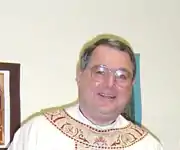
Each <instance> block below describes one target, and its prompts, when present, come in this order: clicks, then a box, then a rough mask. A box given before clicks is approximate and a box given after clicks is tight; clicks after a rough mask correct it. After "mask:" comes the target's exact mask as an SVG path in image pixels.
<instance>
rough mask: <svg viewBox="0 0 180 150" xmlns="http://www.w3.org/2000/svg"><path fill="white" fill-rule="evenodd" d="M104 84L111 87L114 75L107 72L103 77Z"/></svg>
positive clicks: (113, 82)
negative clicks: (105, 76)
mask: <svg viewBox="0 0 180 150" xmlns="http://www.w3.org/2000/svg"><path fill="white" fill-rule="evenodd" d="M105 84H106V86H107V87H112V86H113V85H114V84H115V77H114V76H113V74H109V75H108V76H107V78H106V79H105Z"/></svg>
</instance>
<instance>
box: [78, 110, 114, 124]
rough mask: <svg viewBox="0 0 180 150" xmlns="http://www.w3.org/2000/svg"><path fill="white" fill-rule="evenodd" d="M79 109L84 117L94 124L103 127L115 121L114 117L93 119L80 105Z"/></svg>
mask: <svg viewBox="0 0 180 150" xmlns="http://www.w3.org/2000/svg"><path fill="white" fill-rule="evenodd" d="M79 111H80V113H81V114H82V115H83V117H84V118H86V119H87V120H88V121H89V122H91V123H92V124H93V125H95V126H100V127H104V126H109V125H111V124H113V123H115V122H116V119H112V120H102V119H101V120H100V119H93V118H92V117H90V116H87V115H86V114H85V113H84V112H83V111H82V109H81V108H80V107H79Z"/></svg>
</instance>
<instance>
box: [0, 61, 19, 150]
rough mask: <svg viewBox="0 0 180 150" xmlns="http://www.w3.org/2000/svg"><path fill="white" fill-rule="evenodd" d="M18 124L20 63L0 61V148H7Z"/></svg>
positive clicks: (0, 149) (2, 149)
mask: <svg viewBox="0 0 180 150" xmlns="http://www.w3.org/2000/svg"><path fill="white" fill-rule="evenodd" d="M20 125H21V114H20V64H19V63H7V62H0V150H7V149H8V146H9V144H10V143H11V141H12V139H13V136H14V133H15V132H16V130H17V129H18V128H19V127H20Z"/></svg>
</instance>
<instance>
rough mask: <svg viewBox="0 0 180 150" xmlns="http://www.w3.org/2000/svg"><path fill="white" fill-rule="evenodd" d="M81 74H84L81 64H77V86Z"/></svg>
mask: <svg viewBox="0 0 180 150" xmlns="http://www.w3.org/2000/svg"><path fill="white" fill-rule="evenodd" d="M81 74H82V70H81V68H80V66H79V64H77V66H76V82H77V84H78V83H79V81H80V77H81Z"/></svg>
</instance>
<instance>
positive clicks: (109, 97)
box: [98, 93, 116, 99]
mask: <svg viewBox="0 0 180 150" xmlns="http://www.w3.org/2000/svg"><path fill="white" fill-rule="evenodd" d="M98 95H99V96H101V97H104V98H108V99H115V98H116V96H115V95H114V94H108V93H98Z"/></svg>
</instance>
